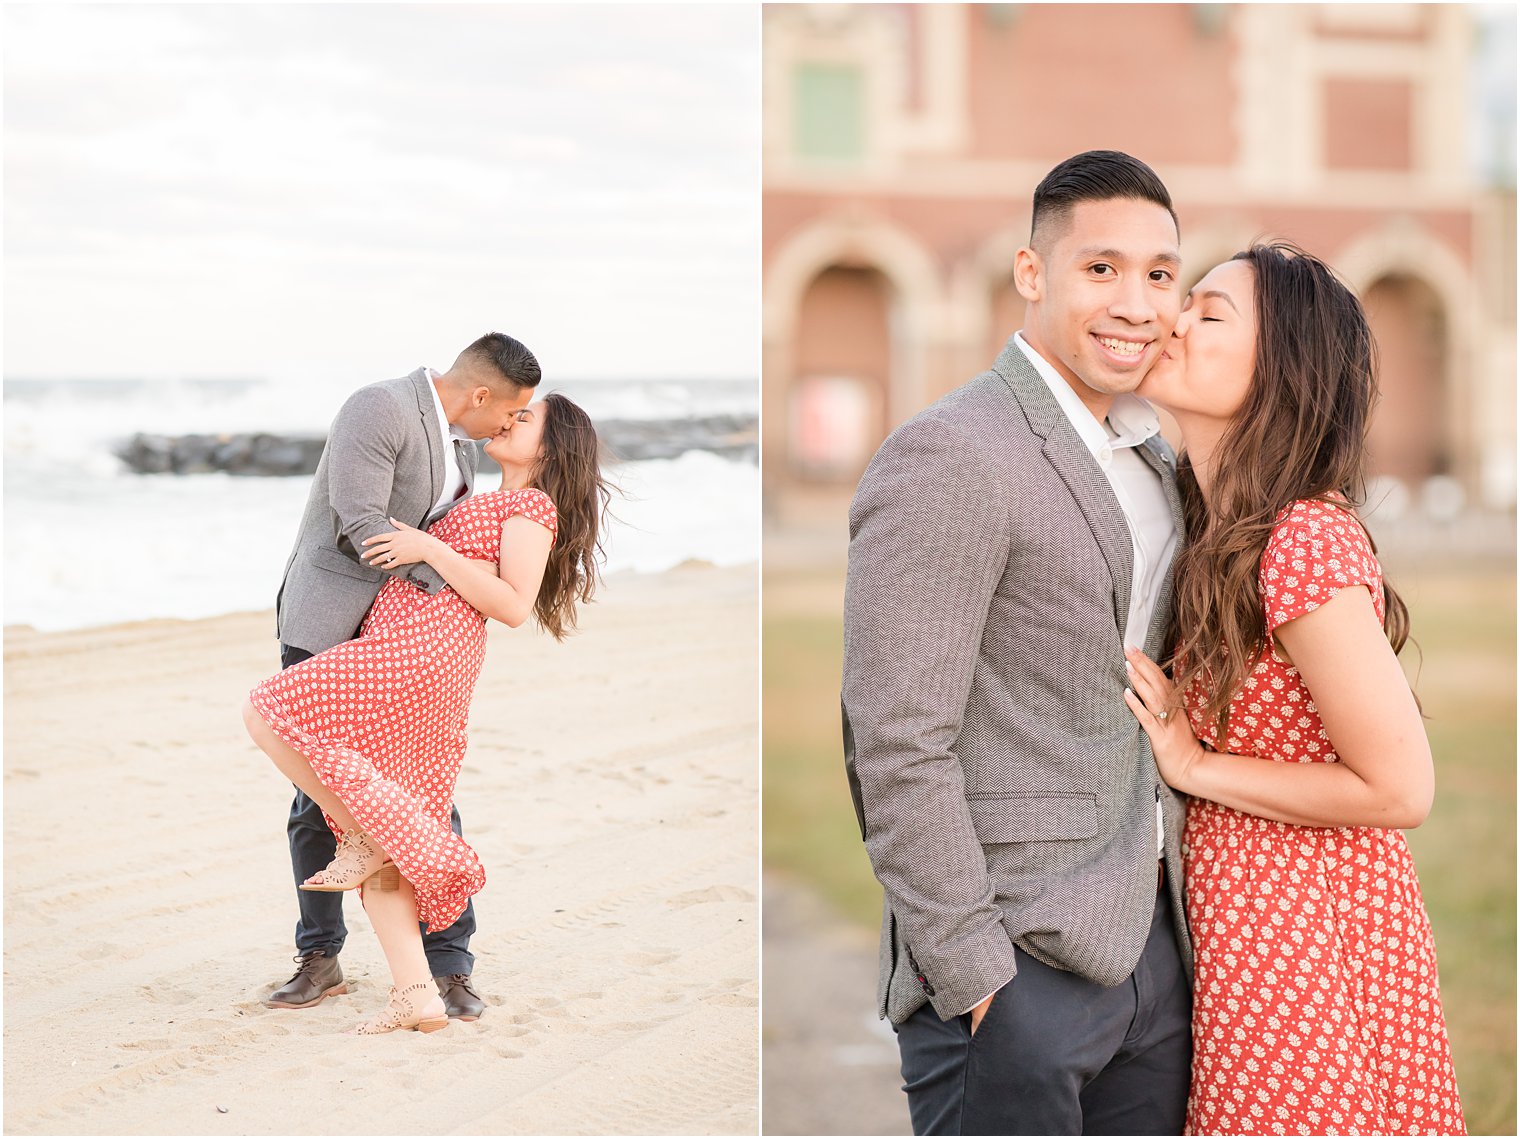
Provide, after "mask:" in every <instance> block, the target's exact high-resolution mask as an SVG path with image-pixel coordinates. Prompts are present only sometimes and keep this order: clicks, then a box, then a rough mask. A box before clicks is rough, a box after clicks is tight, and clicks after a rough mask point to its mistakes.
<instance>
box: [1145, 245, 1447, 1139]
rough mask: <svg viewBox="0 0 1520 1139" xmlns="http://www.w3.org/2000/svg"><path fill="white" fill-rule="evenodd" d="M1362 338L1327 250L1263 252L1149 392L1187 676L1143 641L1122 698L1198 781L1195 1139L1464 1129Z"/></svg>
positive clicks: (1194, 809)
mask: <svg viewBox="0 0 1520 1139" xmlns="http://www.w3.org/2000/svg"><path fill="white" fill-rule="evenodd" d="M1374 354H1375V353H1374V347H1373V341H1372V335H1371V332H1370V330H1369V328H1368V325H1367V321H1366V317H1365V315H1364V313H1363V311H1362V307H1361V304H1360V303H1359V302H1358V301H1357V299H1356V297H1355V295H1354V294H1353V293H1352V292H1351V290H1350V289H1348V288H1347V287H1346V286H1345V285H1343V284H1342V283H1341V282H1340V281H1338V280H1337V279H1336V278H1335V276H1334V274H1333V273H1332V272H1331V271H1330V269H1329V268H1328V267H1327V266H1326V265H1325V264H1324V263H1323V262H1321V261H1319V260H1317V259H1316V258H1314V257H1311V256H1309V255H1308V254H1306V253H1303V252H1302V251H1301V250H1298V249H1295V248H1294V247H1292V246H1289V245H1282V244H1274V245H1257V246H1253V247H1252V248H1251V249H1250V250H1248V251H1246V252H1245V253H1241V254H1237V255H1236V257H1235V258H1234V259H1232V260H1230V261H1227V262H1225V263H1224V264H1222V265H1219V266H1217V267H1216V268H1215V269H1214V270H1212V271H1211V272H1210V273H1209V274H1208V275H1207V276H1206V277H1204V278H1203V280H1201V281H1199V282H1198V284H1197V285H1196V286H1195V287H1194V288H1193V290H1192V292H1191V293H1190V294H1189V295H1188V298H1187V302H1186V304H1185V306H1184V308H1183V312H1182V315H1181V317H1180V319H1179V320H1178V322H1177V328H1176V331H1175V333H1174V334H1173V337H1172V339H1171V341H1170V342H1169V343H1168V346H1167V349H1166V351H1165V352H1164V353H1163V354H1162V356H1161V358H1160V360H1159V362H1158V363H1157V364H1156V367H1155V368H1154V369H1153V370H1152V371H1151V373H1150V375H1149V376H1147V378H1146V380H1145V382H1144V384H1143V385H1142V386H1141V388H1140V392H1141V394H1142V395H1145V396H1147V397H1148V398H1150V399H1151V400H1153V401H1155V402H1156V403H1158V404H1160V405H1161V406H1162V407H1164V408H1166V409H1167V410H1168V411H1170V412H1171V413H1172V415H1173V416H1174V417H1175V419H1176V420H1177V424H1178V426H1179V428H1180V429H1181V432H1182V441H1183V451H1184V458H1183V461H1182V462H1181V464H1180V469H1179V472H1178V485H1179V489H1180V491H1181V493H1182V496H1183V503H1184V508H1185V513H1186V517H1187V532H1188V545H1187V548H1186V549H1185V551H1184V552H1183V553H1182V554H1181V555H1179V557H1178V559H1177V564H1176V566H1175V569H1174V572H1175V582H1176V585H1175V597H1176V623H1177V628H1178V629H1179V630H1180V633H1179V636H1178V639H1177V650H1176V653H1175V655H1174V657H1173V661H1172V673H1173V677H1174V678H1175V683H1174V682H1173V680H1171V679H1168V677H1167V675H1166V674H1165V673H1164V672H1163V671H1162V670H1161V669H1160V668H1158V667H1157V666H1156V665H1155V664H1154V663H1153V662H1151V661H1150V660H1148V659H1147V658H1146V657H1145V656H1144V655H1143V654H1140V653H1131V654H1130V655H1129V667H1130V675H1131V678H1132V680H1133V682H1134V690H1133V691H1132V692H1129V693H1127V694H1126V700H1127V701H1128V702H1129V704H1130V707H1131V709H1132V710H1133V711H1134V713H1135V715H1136V717H1137V718H1138V719H1139V720H1140V722H1141V724H1142V725H1143V726H1144V728H1145V730H1146V732H1147V734H1148V735H1149V737H1150V739H1151V742H1152V745H1153V749H1154V751H1155V755H1156V762H1157V765H1158V767H1159V768H1160V771H1161V774H1162V777H1163V778H1165V779H1166V781H1167V782H1168V783H1169V784H1171V785H1172V786H1173V787H1175V788H1176V789H1177V790H1179V791H1182V792H1184V793H1185V794H1187V795H1188V796H1189V797H1190V798H1189V803H1188V817H1187V829H1186V832H1185V833H1184V836H1183V851H1184V859H1185V866H1186V875H1187V877H1186V887H1185V892H1186V896H1187V914H1188V923H1189V925H1190V927H1191V929H1192V934H1193V945H1194V952H1195V958H1196V959H1195V966H1196V968H1195V977H1194V989H1193V1072H1192V1084H1191V1090H1190V1094H1189V1097H1188V1131H1189V1133H1190V1134H1213V1135H1221V1134H1222V1135H1257V1134H1268V1135H1271V1134H1278V1135H1281V1134H1288V1135H1293V1134H1298V1135H1325V1134H1331V1135H1334V1134H1348V1133H1349V1134H1363V1135H1367V1134H1380V1135H1416V1134H1438V1135H1456V1134H1464V1133H1465V1128H1464V1124H1463V1119H1462V1107H1461V1103H1460V1100H1459V1099H1458V1095H1457V1085H1456V1079H1455V1076H1454V1074H1453V1072H1452V1065H1451V1050H1450V1046H1449V1044H1448V1042H1447V1036H1446V1024H1445V1020H1444V1018H1443V1016H1442V1013H1441V999H1440V989H1439V985H1438V982H1437V978H1436V957H1435V944H1434V941H1433V940H1432V937H1431V932H1430V921H1429V919H1428V917H1427V916H1426V912H1425V906H1424V903H1423V902H1422V900H1421V898H1420V886H1419V881H1418V879H1417V878H1416V877H1415V870H1414V863H1413V861H1412V859H1411V858H1410V854H1409V847H1408V845H1407V844H1406V842H1405V840H1404V835H1403V833H1402V830H1401V829H1400V828H1407V827H1416V826H1419V825H1420V823H1421V822H1423V821H1424V819H1425V816H1426V814H1427V813H1428V812H1429V810H1430V805H1431V799H1432V796H1433V792H1434V773H1433V769H1432V763H1431V754H1430V745H1429V743H1428V742H1427V740H1426V737H1425V730H1424V726H1423V724H1422V722H1421V715H1420V710H1419V706H1418V704H1417V703H1416V701H1415V698H1414V695H1413V693H1412V692H1411V691H1410V687H1409V683H1408V681H1407V680H1406V679H1405V676H1404V673H1403V670H1402V669H1401V668H1400V666H1399V663H1398V659H1397V653H1398V651H1399V649H1400V648H1402V646H1403V644H1404V640H1405V637H1406V635H1407V632H1408V614H1407V611H1406V610H1405V607H1404V605H1403V603H1402V602H1401V601H1400V600H1399V598H1398V595H1397V594H1396V593H1395V592H1394V591H1393V590H1392V589H1391V588H1389V587H1388V585H1387V584H1386V583H1385V582H1384V581H1383V577H1382V572H1381V570H1380V569H1379V566H1378V561H1377V557H1376V554H1375V552H1374V548H1373V545H1372V542H1371V541H1370V539H1369V538H1368V536H1367V533H1366V531H1365V530H1364V529H1363V527H1362V525H1361V523H1360V521H1359V520H1358V519H1357V516H1356V514H1355V512H1354V509H1353V504H1354V503H1356V502H1358V501H1359V500H1360V495H1361V493H1362V488H1363V467H1364V461H1365V454H1366V450H1365V437H1366V427H1367V422H1368V417H1369V414H1370V411H1371V408H1372V404H1373V400H1374V398H1375V395H1376V382H1375V377H1374Z"/></svg>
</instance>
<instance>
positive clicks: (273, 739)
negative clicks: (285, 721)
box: [243, 700, 359, 831]
mask: <svg viewBox="0 0 1520 1139" xmlns="http://www.w3.org/2000/svg"><path fill="white" fill-rule="evenodd" d="M243 723H244V724H246V725H247V727H248V734H249V735H250V736H252V737H253V742H254V743H256V744H258V745H259V748H260V750H262V751H263V752H264V754H265V755H267V756H268V757H269V758H270V759H272V760H274V765H275V766H276V767H278V768H279V769H280V772H281V774H283V775H284V776H285V778H287V779H289V780H290V781H291V782H292V783H294V784H295V785H296V786H297V787H299V788H300V789H301V790H302V791H304V792H305V793H306V796H307V798H309V799H310V800H311V801H312V802H313V803H315V804H316V805H317V806H319V807H321V808H322V809H323V810H324V811H326V812H327V817H328V818H330V819H332V821H333V822H335V823H337V824H338V826H340V827H342V828H343V829H344V830H345V831H351V830H355V829H357V828H358V826H359V824H358V823H357V822H355V821H354V817H353V815H351V814H349V813H348V808H347V807H345V806H344V805H343V800H342V799H340V798H338V797H337V796H336V795H334V794H333V793H332V792H331V791H329V790H328V789H327V788H326V786H324V785H323V783H322V781H321V780H320V779H318V778H317V773H316V772H315V771H313V770H312V769H311V763H310V762H309V761H308V760H307V758H306V757H305V756H304V755H302V754H301V753H300V752H298V751H297V750H296V749H295V748H293V747H291V746H290V745H289V744H288V743H286V742H285V741H284V740H282V739H281V738H280V737H279V736H277V735H276V734H275V731H274V729H273V728H271V727H270V726H269V723H268V721H266V720H265V719H264V717H263V716H261V715H259V710H258V709H257V708H255V707H254V706H253V701H251V700H248V701H244V703H243Z"/></svg>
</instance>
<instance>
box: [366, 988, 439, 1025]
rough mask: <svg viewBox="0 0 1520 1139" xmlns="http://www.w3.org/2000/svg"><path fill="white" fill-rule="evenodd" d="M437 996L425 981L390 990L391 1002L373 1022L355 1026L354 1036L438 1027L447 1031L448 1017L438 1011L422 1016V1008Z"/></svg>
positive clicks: (369, 1021) (435, 989)
mask: <svg viewBox="0 0 1520 1139" xmlns="http://www.w3.org/2000/svg"><path fill="white" fill-rule="evenodd" d="M429 996H431V997H437V996H438V989H437V987H436V986H434V985H432V984H429V983H428V982H427V981H418V982H417V983H416V984H415V985H408V986H407V987H406V988H404V989H394V988H393V989H391V999H390V1000H389V1001H388V1002H387V1003H386V1006H385V1008H384V1009H383V1010H381V1013H380V1015H379V1016H377V1017H376V1018H375V1019H374V1020H366V1021H365V1022H364V1023H363V1024H359V1025H356V1026H355V1027H354V1029H353V1033H354V1035H355V1036H379V1035H380V1034H381V1033H385V1032H395V1031H396V1030H397V1029H414V1030H416V1031H417V1032H437V1031H438V1030H439V1029H440V1028H446V1027H447V1026H448V1023H449V1016H448V1013H446V1012H441V1013H439V1014H438V1015H437V1016H429V1017H424V1016H423V1015H422V1006H423V1005H425V1004H426V1003H427V1001H426V998H427V997H429Z"/></svg>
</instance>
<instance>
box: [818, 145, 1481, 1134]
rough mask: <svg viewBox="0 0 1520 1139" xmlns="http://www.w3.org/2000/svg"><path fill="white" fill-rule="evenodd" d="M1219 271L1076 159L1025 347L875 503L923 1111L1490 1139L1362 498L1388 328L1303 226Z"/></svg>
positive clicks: (888, 923) (855, 628) (875, 625)
mask: <svg viewBox="0 0 1520 1139" xmlns="http://www.w3.org/2000/svg"><path fill="white" fill-rule="evenodd" d="M1181 273H1182V259H1181V253H1180V240H1179V234H1178V222H1177V214H1176V211H1175V210H1174V209H1173V207H1172V201H1171V197H1170V195H1169V194H1168V192H1167V189H1166V187H1165V186H1164V185H1163V184H1162V182H1161V180H1160V179H1159V178H1158V177H1157V176H1156V174H1155V172H1154V171H1153V170H1151V168H1150V167H1149V166H1147V165H1145V164H1144V163H1143V162H1140V161H1138V160H1137V159H1135V158H1132V157H1131V156H1129V155H1126V154H1121V153H1119V152H1116V151H1089V152H1086V153H1084V154H1079V155H1076V156H1075V157H1073V158H1069V159H1067V160H1066V161H1064V162H1062V163H1061V164H1059V165H1058V166H1056V167H1055V169H1053V170H1052V171H1050V173H1049V174H1048V175H1047V176H1046V177H1045V179H1044V180H1043V181H1042V182H1041V183H1040V185H1039V186H1038V188H1037V189H1036V190H1035V193H1034V203H1033V210H1032V220H1031V234H1030V238H1029V243H1028V245H1026V246H1025V247H1024V248H1023V249H1021V250H1019V252H1018V255H1017V259H1016V263H1015V267H1014V283H1015V285H1016V287H1017V289H1018V291H1019V293H1020V295H1021V296H1022V297H1023V298H1024V300H1025V302H1026V310H1025V323H1024V327H1023V329H1022V330H1021V331H1019V332H1016V333H1014V334H1013V336H1012V337H1011V338H1010V339H1009V341H1008V343H1007V345H1006V346H1005V347H1004V349H1003V351H1002V354H1001V355H1000V356H999V357H998V359H997V361H996V362H995V363H994V364H993V366H992V368H991V370H989V371H987V372H984V373H983V374H982V375H980V376H978V377H976V378H975V379H973V380H971V381H970V382H969V383H967V384H965V385H963V386H962V387H960V388H957V389H956V390H955V391H953V392H951V393H950V394H949V395H947V396H945V397H944V398H943V399H941V400H940V401H939V402H938V403H935V404H934V405H932V406H930V407H929V408H927V409H925V410H924V411H922V412H920V413H919V414H918V415H916V416H914V417H913V418H912V419H910V420H908V421H907V422H906V423H904V424H903V425H902V426H901V427H899V428H898V429H897V430H896V431H894V432H893V433H892V434H891V435H890V436H889V437H888V439H887V440H886V442H885V443H883V444H882V446H881V449H880V450H879V451H878V452H877V453H876V456H875V458H874V459H873V460H872V461H871V464H870V466H869V467H868V468H867V470H866V472H865V475H864V476H863V478H862V479H861V481H860V485H859V487H858V489H857V491H856V495H855V499H854V502H853V503H852V505H851V509H850V553H849V570H848V575H847V584H846V593H845V621H844V632H845V646H844V681H843V689H842V702H843V712H844V728H845V753H846V767H847V771H848V775H849V780H850V787H851V792H852V795H853V798H854V802H855V807H856V813H857V818H858V822H859V824H860V828H861V834H862V836H863V838H864V840H865V843H866V849H867V852H868V854H869V855H870V859H871V863H872V866H873V868H874V870H875V873H876V876H877V878H878V879H879V880H880V882H881V884H882V887H883V891H884V895H885V896H884V903H885V904H884V913H883V923H882V939H881V956H880V989H879V991H880V1005H879V1009H880V1013H881V1015H882V1016H884V1017H887V1018H888V1019H889V1020H890V1021H891V1022H892V1025H893V1027H894V1028H895V1030H896V1033H897V1040H898V1045H899V1049H900V1052H901V1056H902V1074H903V1080H904V1088H905V1090H906V1092H907V1095H908V1108H909V1113H910V1115H911V1118H912V1122H913V1130H914V1132H915V1133H917V1134H923V1135H957V1134H964V1135H973V1134H976V1135H983V1134H1004V1135H1014V1134H1036V1135H1077V1134H1128V1135H1175V1134H1179V1133H1181V1132H1183V1131H1184V1129H1186V1131H1187V1132H1188V1133H1190V1134H1203V1135H1249V1134H1304V1135H1323V1134H1379V1135H1405V1134H1441V1135H1455V1134H1463V1133H1464V1123H1463V1117H1462V1107H1461V1103H1460V1100H1459V1098H1458V1094H1457V1085H1456V1080H1455V1077H1454V1075H1453V1072H1452V1064H1451V1051H1450V1046H1449V1044H1448V1041H1447V1034H1446V1025H1445V1021H1444V1018H1443V1016H1442V1013H1441V1001H1440V992H1439V986H1438V982H1437V975H1436V958H1435V945H1434V942H1433V939H1432V937H1431V931H1430V922H1429V919H1428V917H1427V915H1426V911H1425V906H1424V903H1423V901H1422V899H1421V896H1420V887H1419V882H1418V879H1417V878H1416V875H1415V868H1414V863H1413V860H1412V859H1411V857H1410V853H1409V847H1408V844H1407V842H1406V841H1405V838H1404V834H1403V832H1402V830H1401V829H1400V828H1406V827H1415V826H1418V825H1419V824H1420V823H1421V822H1422V821H1423V820H1424V818H1425V816H1426V814H1427V813H1428V812H1429V810H1430V807H1431V802H1432V798H1433V794H1434V774H1433V767H1432V760H1431V753H1430V746H1429V743H1428V741H1427V740H1426V736H1425V730H1424V725H1423V723H1422V720H1421V714H1420V709H1419V705H1418V703H1417V702H1416V700H1415V697H1414V694H1413V693H1412V691H1411V690H1410V686H1409V682H1408V681H1407V680H1406V678H1405V676H1404V673H1403V670H1402V669H1401V667H1400V665H1399V662H1398V657H1397V654H1398V652H1399V650H1400V649H1401V648H1402V646H1403V644H1404V641H1405V639H1406V637H1407V635H1408V627H1409V622H1408V613H1407V611H1406V609H1405V606H1404V604H1403V602H1402V601H1401V600H1400V599H1399V596H1398V594H1397V593H1396V592H1395V591H1394V590H1393V589H1392V587H1390V586H1389V585H1388V584H1387V583H1386V582H1385V581H1384V579H1383V575H1382V571H1381V568H1380V566H1379V564H1378V559H1377V556H1376V553H1375V549H1374V547H1373V544H1372V541H1371V539H1370V538H1369V536H1368V534H1367V532H1366V530H1365V529H1364V528H1363V526H1362V524H1361V521H1360V520H1359V518H1358V517H1357V514H1356V513H1355V508H1356V506H1357V505H1359V504H1360V502H1361V499H1362V495H1363V487H1364V482H1365V474H1366V445H1365V444H1366V432H1367V425H1368V421H1369V417H1370V415H1371V413H1372V408H1373V403H1374V400H1375V397H1376V392H1377V385H1376V372H1375V359H1376V353H1375V346H1374V343H1373V338H1372V334H1371V330H1370V328H1369V326H1368V323H1367V318H1366V315H1365V313H1364V312H1363V309H1362V305H1361V303H1360V301H1359V300H1358V299H1357V297H1356V295H1355V294H1354V293H1353V292H1352V291H1351V289H1349V288H1348V287H1347V286H1346V285H1345V284H1343V283H1342V282H1341V281H1340V280H1339V279H1337V277H1336V276H1335V274H1334V273H1333V272H1332V271H1331V270H1330V268H1329V267H1328V266H1327V265H1325V264H1324V262H1322V261H1320V260H1319V259H1318V258H1316V257H1313V256H1311V255H1310V254H1308V253H1306V252H1304V251H1303V250H1301V249H1298V248H1296V247H1294V246H1292V245H1289V244H1286V243H1258V244H1254V245H1252V246H1251V247H1250V248H1248V249H1246V250H1244V251H1242V252H1240V253H1238V254H1236V255H1235V256H1234V257H1232V258H1231V259H1230V260H1228V261H1226V262H1224V263H1223V264H1221V265H1217V266H1215V267H1213V268H1212V269H1211V270H1209V272H1208V273H1206V274H1205V275H1204V276H1203V278H1202V279H1201V280H1199V281H1198V283H1197V284H1196V285H1194V286H1193V288H1192V289H1191V290H1188V291H1186V292H1184V290H1183V288H1182V283H1181ZM1141 397H1143V398H1141ZM1147 401H1150V402H1147ZM1152 404H1154V405H1156V406H1159V407H1161V408H1164V409H1165V410H1166V411H1168V412H1170V413H1171V415H1172V417H1173V419H1174V420H1175V421H1176V424H1177V427H1178V429H1179V431H1180V433H1181V452H1180V457H1179V456H1178V455H1176V454H1174V453H1173V452H1172V449H1171V447H1170V446H1168V444H1167V443H1166V442H1165V441H1164V440H1163V439H1162V438H1161V436H1160V435H1159V433H1158V432H1159V422H1158V419H1157V416H1156V414H1155V411H1154V410H1153V408H1152V406H1151V405H1152Z"/></svg>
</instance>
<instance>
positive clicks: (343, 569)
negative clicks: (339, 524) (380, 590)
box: [311, 546, 385, 582]
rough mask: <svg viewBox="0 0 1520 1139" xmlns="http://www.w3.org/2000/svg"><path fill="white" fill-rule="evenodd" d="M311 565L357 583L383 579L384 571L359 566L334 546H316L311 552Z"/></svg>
mask: <svg viewBox="0 0 1520 1139" xmlns="http://www.w3.org/2000/svg"><path fill="white" fill-rule="evenodd" d="M311 564H312V565H314V566H317V567H318V568H320V569H325V570H331V571H332V572H333V573H340V574H342V575H343V576H344V577H352V578H356V579H357V580H359V581H365V582H376V581H381V580H383V579H384V577H385V571H384V570H378V569H375V568H373V567H372V566H364V565H360V564H359V563H358V562H356V561H354V559H353V558H351V557H349V556H348V555H347V554H345V553H344V552H343V551H342V550H340V549H338V548H337V547H336V546H317V547H316V548H315V549H313V550H312V552H311Z"/></svg>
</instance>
